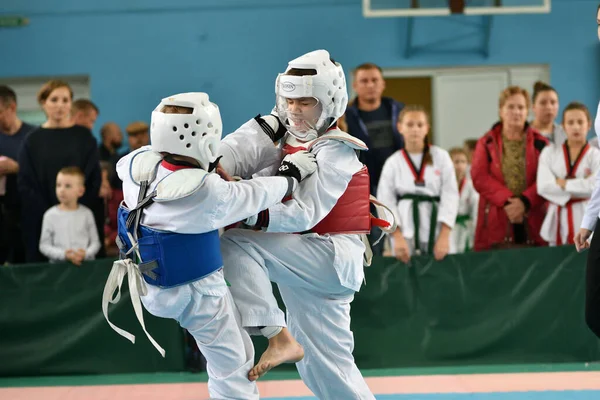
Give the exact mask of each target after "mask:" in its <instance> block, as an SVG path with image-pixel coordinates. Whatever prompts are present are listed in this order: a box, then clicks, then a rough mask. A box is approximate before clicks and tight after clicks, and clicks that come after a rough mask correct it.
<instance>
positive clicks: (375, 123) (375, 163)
mask: <svg viewBox="0 0 600 400" xmlns="http://www.w3.org/2000/svg"><path fill="white" fill-rule="evenodd" d="M352 87H353V89H354V91H355V92H356V94H357V96H356V99H354V101H352V103H351V104H350V105H349V106H348V108H347V110H346V123H347V124H348V133H349V134H351V135H352V136H354V137H357V138H358V139H360V140H362V141H363V142H365V144H366V145H367V146H368V147H369V151H367V152H361V161H362V162H363V163H364V164H366V165H367V167H368V168H369V174H370V176H371V194H373V195H375V193H376V192H377V183H378V182H379V175H380V174H381V169H382V168H383V164H384V163H385V160H387V158H388V157H389V156H391V155H392V154H393V153H394V152H395V151H397V150H400V149H402V148H403V147H404V139H403V138H402V135H400V133H399V132H398V128H397V127H396V122H397V121H398V114H399V113H400V111H401V110H402V108H403V107H404V104H402V103H399V102H397V101H396V100H394V99H392V98H389V97H382V94H383V91H384V89H385V81H384V80H383V75H382V73H381V68H379V67H378V66H377V65H375V64H371V63H367V64H362V65H360V66H358V67H357V68H356V70H355V71H354V82H353V83H352Z"/></svg>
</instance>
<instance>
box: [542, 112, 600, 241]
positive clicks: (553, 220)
mask: <svg viewBox="0 0 600 400" xmlns="http://www.w3.org/2000/svg"><path fill="white" fill-rule="evenodd" d="M563 126H564V129H565V131H566V133H567V141H566V142H565V143H563V144H551V145H550V146H546V147H545V148H544V150H542V153H541V155H540V161H539V166H538V174H537V189H538V193H539V194H540V196H542V197H544V198H545V199H547V200H548V201H549V206H548V212H547V213H546V218H545V219H544V223H543V224H542V229H541V231H540V235H541V236H542V238H543V239H544V240H546V241H547V242H548V243H549V244H550V246H560V245H564V244H574V243H575V242H574V240H575V233H576V232H577V228H578V227H579V226H580V224H581V222H582V220H583V215H584V213H585V208H586V206H587V203H588V200H589V198H590V196H591V195H592V192H593V190H594V187H595V184H596V173H597V172H598V171H599V170H600V150H599V149H597V148H595V147H593V146H591V145H590V144H589V143H587V141H586V137H587V133H588V131H589V130H590V128H591V118H590V114H589V111H588V109H587V107H586V106H585V105H583V104H581V103H570V104H569V105H567V107H566V108H565V110H564V112H563Z"/></svg>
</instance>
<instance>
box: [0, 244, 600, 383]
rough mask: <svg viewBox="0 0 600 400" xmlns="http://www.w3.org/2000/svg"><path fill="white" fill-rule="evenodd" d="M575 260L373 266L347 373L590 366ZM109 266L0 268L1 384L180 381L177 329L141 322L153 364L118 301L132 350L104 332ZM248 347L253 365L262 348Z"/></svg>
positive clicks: (521, 253) (554, 255) (359, 300)
mask: <svg viewBox="0 0 600 400" xmlns="http://www.w3.org/2000/svg"><path fill="white" fill-rule="evenodd" d="M585 257H586V254H585V253H584V254H577V253H576V252H575V251H574V249H573V247H561V248H553V249H548V248H545V249H526V250H510V251H501V252H490V253H469V254H464V255H458V256H451V257H447V258H446V259H445V260H444V261H442V262H436V261H433V260H432V259H430V258H428V257H415V258H413V261H412V262H411V265H410V266H409V267H407V266H405V265H403V264H401V263H399V262H397V261H396V260H394V259H388V258H379V259H376V260H374V263H373V266H371V267H369V268H367V269H366V286H363V288H362V289H361V291H360V292H359V293H358V294H357V295H356V297H355V300H354V302H353V303H352V329H353V331H354V337H355V339H356V344H355V351H354V355H355V358H356V362H357V364H358V365H359V367H360V368H364V369H370V368H401V367H415V366H444V365H453V366H456V365H474V364H506V363H547V362H587V361H595V360H600V341H598V340H597V339H596V338H595V337H594V336H593V334H592V333H591V332H590V331H589V330H588V329H587V327H586V326H585V323H584V269H585ZM110 266H111V262H110V261H106V260H100V261H96V262H91V263H87V264H84V266H82V267H80V268H76V267H73V266H70V265H66V264H43V265H27V266H13V267H2V268H0V375H4V376H9V375H12V376H17V375H49V374H83V373H86V374H93V373H134V372H155V371H182V370H184V344H183V343H184V342H183V337H182V330H181V328H180V327H179V326H178V325H177V323H176V322H175V321H171V320H165V319H160V318H155V317H153V316H151V315H149V314H147V313H146V314H145V321H146V324H147V326H148V330H149V332H150V333H151V334H152V335H153V337H154V338H155V339H156V340H158V342H159V343H160V344H161V345H162V346H163V347H164V348H165V349H166V351H167V357H166V358H165V359H163V358H162V357H161V356H160V355H159V354H158V352H157V351H156V350H155V349H154V348H153V347H152V345H151V344H150V343H149V342H148V339H147V338H146V336H145V335H144V333H143V331H142V330H141V328H140V327H139V325H138V323H137V320H136V319H135V315H134V313H133V309H132V306H131V302H130V299H129V296H128V292H127V290H125V295H124V296H123V297H122V299H121V301H120V302H119V304H118V305H116V306H115V305H111V321H113V322H114V323H115V324H116V325H117V326H119V327H121V328H123V329H126V330H128V331H130V332H131V333H133V334H134V335H136V344H135V345H133V344H131V343H130V342H129V341H127V340H126V339H124V338H122V337H121V336H119V335H118V334H117V333H116V332H114V331H113V330H112V329H111V328H110V327H109V326H108V324H107V323H106V321H105V320H104V316H103V315H102V310H101V299H102V290H103V288H104V282H105V280H106V278H107V276H108V272H109V270H110ZM125 286H127V285H126V284H125ZM255 345H256V354H257V357H259V356H260V354H261V353H262V351H263V350H264V348H265V345H266V341H265V340H264V338H255ZM284 368H286V367H284ZM287 368H293V365H291V366H287Z"/></svg>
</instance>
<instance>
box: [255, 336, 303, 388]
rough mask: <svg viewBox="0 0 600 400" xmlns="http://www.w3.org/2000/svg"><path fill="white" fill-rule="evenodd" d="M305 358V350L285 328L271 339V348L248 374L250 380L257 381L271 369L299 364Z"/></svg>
mask: <svg viewBox="0 0 600 400" xmlns="http://www.w3.org/2000/svg"><path fill="white" fill-rule="evenodd" d="M303 358H304V349H303V348H302V346H301V345H300V343H298V342H297V341H296V339H294V338H293V337H292V335H291V334H290V331H288V329H287V328H283V329H282V330H281V332H279V333H278V334H277V335H276V336H273V337H272V338H271V339H269V347H267V350H265V352H264V353H263V354H262V356H260V360H259V361H258V364H256V365H255V366H254V367H253V368H252V369H251V370H250V372H249V373H248V379H249V380H251V381H255V380H257V379H258V378H260V377H261V376H263V375H264V374H266V373H267V372H268V371H270V370H271V369H273V368H275V367H276V366H278V365H280V364H284V363H297V362H298V361H300V360H302V359H303Z"/></svg>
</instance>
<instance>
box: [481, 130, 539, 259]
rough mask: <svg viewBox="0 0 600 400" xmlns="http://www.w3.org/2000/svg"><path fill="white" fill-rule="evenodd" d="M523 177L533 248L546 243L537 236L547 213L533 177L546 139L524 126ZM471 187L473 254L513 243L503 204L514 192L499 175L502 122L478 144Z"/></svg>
mask: <svg viewBox="0 0 600 400" xmlns="http://www.w3.org/2000/svg"><path fill="white" fill-rule="evenodd" d="M525 132H526V139H525V140H526V144H525V174H526V184H527V189H525V191H524V192H523V193H522V196H524V197H525V198H527V200H529V204H530V208H529V210H528V211H527V212H526V217H527V219H526V221H527V229H528V231H527V233H528V240H532V241H533V243H534V244H535V245H536V246H544V245H546V242H545V241H544V240H543V239H542V238H541V237H540V229H541V227H542V222H543V221H544V216H545V212H546V206H545V205H546V202H545V200H544V199H543V198H542V197H541V196H539V195H538V193H537V185H536V176H537V168H538V159H539V156H540V153H541V151H542V149H543V148H544V146H546V145H547V144H548V140H547V139H546V138H545V137H544V136H542V135H541V134H539V133H538V132H537V131H535V130H534V129H533V128H531V127H530V126H529V125H527V126H526V127H525ZM471 177H472V179H473V186H474V187H475V190H476V191H477V192H479V195H480V197H479V212H478V215H477V227H476V229H475V251H482V250H488V249H490V248H492V246H493V245H494V244H502V243H504V241H505V240H507V239H510V240H514V234H513V229H512V226H510V225H511V224H510V221H509V220H508V216H507V215H506V212H505V211H504V205H505V204H506V202H507V201H508V199H509V198H511V197H514V195H513V193H512V192H511V191H510V190H509V189H508V188H507V187H506V184H505V183H504V176H503V175H502V123H497V124H496V125H494V126H493V127H492V129H491V130H490V131H489V132H488V133H486V134H485V135H484V136H483V137H482V138H481V139H479V140H478V141H477V146H476V147H475V151H474V153H473V161H472V165H471Z"/></svg>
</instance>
